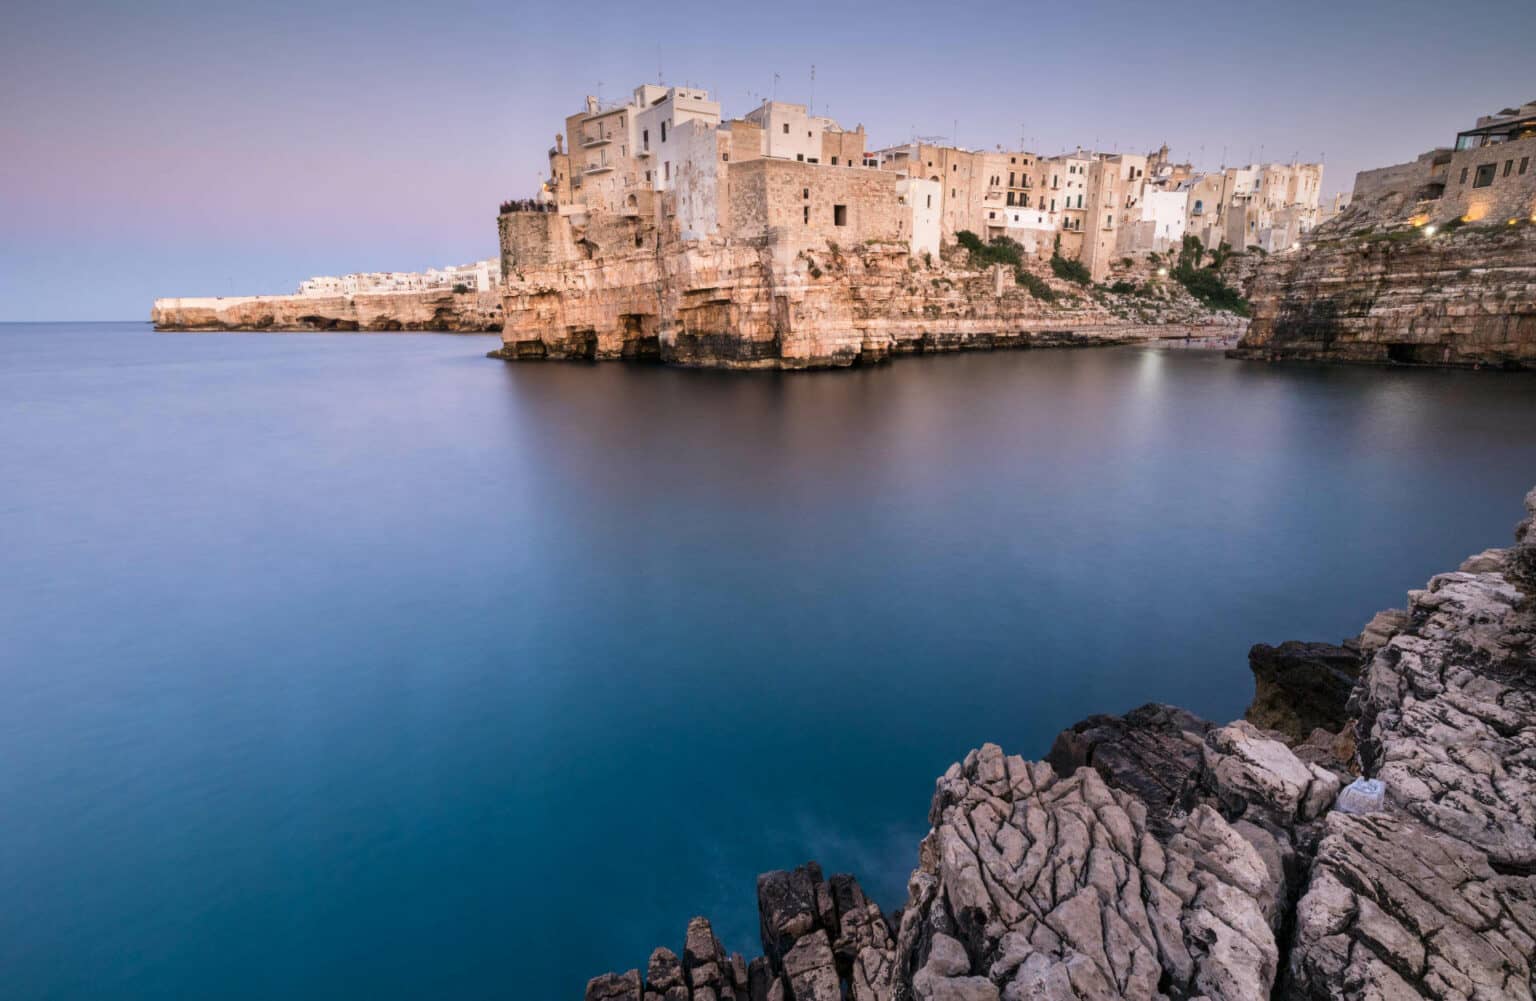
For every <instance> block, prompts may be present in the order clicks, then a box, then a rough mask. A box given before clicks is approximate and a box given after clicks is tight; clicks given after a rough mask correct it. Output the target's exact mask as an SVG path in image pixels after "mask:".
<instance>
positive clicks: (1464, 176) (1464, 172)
mask: <svg viewBox="0 0 1536 1001" xmlns="http://www.w3.org/2000/svg"><path fill="white" fill-rule="evenodd" d="M1458 183H1461V184H1466V183H1467V168H1465V167H1463V168H1461V181H1460V182H1458Z"/></svg>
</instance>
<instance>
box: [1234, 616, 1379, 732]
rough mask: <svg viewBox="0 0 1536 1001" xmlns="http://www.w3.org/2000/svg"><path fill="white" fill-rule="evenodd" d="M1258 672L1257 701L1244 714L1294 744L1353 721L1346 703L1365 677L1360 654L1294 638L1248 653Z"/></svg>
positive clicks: (1259, 647) (1259, 646) (1257, 648)
mask: <svg viewBox="0 0 1536 1001" xmlns="http://www.w3.org/2000/svg"><path fill="white" fill-rule="evenodd" d="M1248 667H1249V668H1250V669H1251V670H1252V671H1253V682H1254V696H1253V704H1252V705H1250V706H1249V707H1248V711H1247V712H1246V713H1244V714H1243V718H1244V719H1246V720H1247V721H1248V722H1250V723H1252V724H1253V725H1254V726H1257V727H1259V728H1260V729H1264V730H1274V731H1276V732H1278V733H1281V734H1284V735H1285V737H1286V739H1287V740H1289V741H1291V742H1292V743H1296V742H1299V741H1303V740H1306V739H1307V738H1308V737H1309V736H1311V734H1312V731H1313V730H1316V729H1319V728H1321V729H1324V730H1327V731H1329V732H1330V733H1337V732H1338V731H1339V730H1341V729H1343V727H1344V724H1345V723H1346V722H1348V720H1349V714H1348V712H1347V710H1346V706H1347V704H1348V702H1349V694H1350V692H1352V691H1353V690H1354V687H1355V679H1356V678H1358V677H1359V676H1360V653H1359V651H1358V650H1352V649H1350V648H1349V647H1345V646H1335V645H1334V644H1332V643H1303V642H1300V641H1298V640H1289V641H1287V642H1285V643H1281V644H1280V645H1279V646H1269V645H1268V644H1266V643H1260V644H1258V645H1257V646H1255V647H1253V649H1251V650H1249V651H1248Z"/></svg>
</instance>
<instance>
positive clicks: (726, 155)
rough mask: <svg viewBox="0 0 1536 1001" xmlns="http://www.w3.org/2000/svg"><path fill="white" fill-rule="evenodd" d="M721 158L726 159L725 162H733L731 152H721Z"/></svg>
mask: <svg viewBox="0 0 1536 1001" xmlns="http://www.w3.org/2000/svg"><path fill="white" fill-rule="evenodd" d="M720 159H721V160H722V161H724V162H725V163H730V162H731V154H729V153H721V154H720Z"/></svg>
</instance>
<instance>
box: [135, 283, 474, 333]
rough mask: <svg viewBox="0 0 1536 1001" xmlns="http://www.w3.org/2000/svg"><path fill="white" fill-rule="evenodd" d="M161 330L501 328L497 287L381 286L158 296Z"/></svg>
mask: <svg viewBox="0 0 1536 1001" xmlns="http://www.w3.org/2000/svg"><path fill="white" fill-rule="evenodd" d="M150 320H151V321H152V322H153V323H154V325H155V329H157V330H267V331H299V330H328V331H350V330H366V331H410V330H431V331H451V332H456V333H487V332H494V331H498V330H500V329H501V324H502V311H501V298H500V295H499V294H498V293H496V292H485V293H478V292H467V293H465V292H452V291H448V290H446V289H443V290H437V291H431V292H376V293H360V294H357V295H331V296H320V295H260V296H229V297H224V298H203V299H156V300H155V305H154V309H153V310H152V311H151V313H150Z"/></svg>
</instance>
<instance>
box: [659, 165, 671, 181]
mask: <svg viewBox="0 0 1536 1001" xmlns="http://www.w3.org/2000/svg"><path fill="white" fill-rule="evenodd" d="M661 176H662V180H666V181H670V180H672V161H671V160H668V161H667V162H666V163H663V164H662V165H661Z"/></svg>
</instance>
